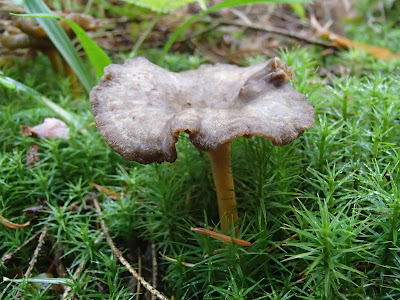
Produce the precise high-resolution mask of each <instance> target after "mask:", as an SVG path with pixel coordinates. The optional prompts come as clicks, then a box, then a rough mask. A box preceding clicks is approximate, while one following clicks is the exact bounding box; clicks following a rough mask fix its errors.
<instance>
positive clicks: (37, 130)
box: [21, 118, 70, 140]
mask: <svg viewBox="0 0 400 300" xmlns="http://www.w3.org/2000/svg"><path fill="white" fill-rule="evenodd" d="M21 132H22V134H23V135H25V136H32V137H43V138H47V139H50V138H55V139H64V140H69V138H70V137H69V128H68V126H67V125H66V124H65V123H64V122H63V121H61V120H59V119H57V118H45V119H44V122H43V123H42V124H39V125H36V126H34V127H30V126H27V125H22V126H21Z"/></svg>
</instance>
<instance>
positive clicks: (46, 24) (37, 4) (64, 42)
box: [24, 0, 93, 92]
mask: <svg viewBox="0 0 400 300" xmlns="http://www.w3.org/2000/svg"><path fill="white" fill-rule="evenodd" d="M24 9H25V11H27V12H28V13H30V14H34V13H44V14H49V15H52V12H51V10H50V9H49V8H48V7H47V6H46V4H44V2H43V1H42V0H29V1H24ZM35 19H36V21H37V22H38V23H39V24H40V25H41V26H42V27H43V29H44V30H45V31H46V33H47V35H48V37H49V38H50V40H51V41H52V43H53V44H54V46H55V47H56V48H57V49H58V51H59V52H60V54H61V55H62V56H63V57H64V59H65V60H66V61H67V62H68V63H69V65H70V66H71V68H72V69H73V70H74V72H75V74H76V76H78V78H79V80H80V82H81V83H82V85H83V86H84V88H85V90H86V91H87V92H90V90H91V89H92V87H93V81H92V78H91V77H90V74H89V72H88V71H87V69H86V67H85V66H84V65H83V63H82V61H81V59H80V57H79V55H78V53H77V52H76V50H75V48H74V46H73V45H72V43H71V41H70V39H69V37H68V35H67V34H66V33H65V31H64V30H63V29H62V27H61V26H60V25H59V24H58V23H57V21H56V20H52V19H44V18H35Z"/></svg>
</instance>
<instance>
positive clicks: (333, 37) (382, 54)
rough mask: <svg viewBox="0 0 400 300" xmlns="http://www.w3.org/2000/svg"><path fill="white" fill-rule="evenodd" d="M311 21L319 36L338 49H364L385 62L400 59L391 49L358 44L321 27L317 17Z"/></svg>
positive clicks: (398, 54)
mask: <svg viewBox="0 0 400 300" xmlns="http://www.w3.org/2000/svg"><path fill="white" fill-rule="evenodd" d="M310 21H311V26H312V27H314V28H315V29H316V30H317V32H318V34H319V35H321V36H324V37H326V38H328V39H329V40H330V41H332V42H333V43H334V44H335V46H336V47H337V48H344V49H350V48H355V49H362V50H364V51H366V52H367V53H369V54H371V55H373V56H375V57H377V58H379V59H382V60H385V61H386V60H390V59H400V53H393V52H391V51H390V50H389V49H387V48H384V47H377V46H371V45H367V44H362V43H357V42H354V41H352V40H350V39H347V38H345V37H343V36H340V35H337V34H335V33H333V32H330V31H329V30H328V29H327V27H328V26H321V24H319V22H318V21H317V19H316V17H315V16H313V15H312V16H311V18H310ZM329 25H330V24H329Z"/></svg>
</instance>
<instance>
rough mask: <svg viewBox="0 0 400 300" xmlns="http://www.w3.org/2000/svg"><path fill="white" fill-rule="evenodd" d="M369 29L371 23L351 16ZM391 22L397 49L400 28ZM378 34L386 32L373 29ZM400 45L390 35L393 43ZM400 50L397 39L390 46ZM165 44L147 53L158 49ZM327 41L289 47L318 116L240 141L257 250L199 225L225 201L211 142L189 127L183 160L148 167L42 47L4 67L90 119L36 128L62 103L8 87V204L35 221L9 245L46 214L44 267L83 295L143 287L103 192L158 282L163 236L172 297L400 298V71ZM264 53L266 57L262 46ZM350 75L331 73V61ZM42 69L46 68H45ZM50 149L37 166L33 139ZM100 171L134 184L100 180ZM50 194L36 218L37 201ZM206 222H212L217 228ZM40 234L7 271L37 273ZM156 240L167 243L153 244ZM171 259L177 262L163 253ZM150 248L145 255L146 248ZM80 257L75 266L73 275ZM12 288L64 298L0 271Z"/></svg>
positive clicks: (0, 200)
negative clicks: (99, 121)
mask: <svg viewBox="0 0 400 300" xmlns="http://www.w3.org/2000/svg"><path fill="white" fill-rule="evenodd" d="M349 30H350V31H349V33H350V34H353V35H354V37H357V32H360V34H362V33H363V32H367V30H366V29H364V28H363V27H362V28H360V29H357V30H356V29H351V28H350V29H349ZM385 32H386V31H384V32H383V33H382V34H381V35H380V36H379V38H380V40H381V42H380V44H381V45H386V46H388V45H389V46H390V45H392V44H391V43H393V39H392V38H391V37H393V36H397V37H399V35H400V31H399V29H397V30H395V29H392V28H391V29H390V31H388V32H390V34H389V33H388V34H385ZM375 38H377V36H376V35H375ZM392 46H393V45H392ZM393 50H396V49H393ZM154 53H156V52H151V51H150V52H143V53H141V54H142V55H145V56H146V55H147V56H148V57H150V58H152V57H153V59H154V57H156V56H157V54H155V55H154ZM320 53H321V49H320V48H317V47H308V48H303V49H299V48H295V49H290V50H285V51H281V58H282V60H284V61H285V62H286V63H287V64H288V65H290V66H293V67H295V79H294V81H293V82H292V83H293V85H294V87H295V88H296V89H298V90H299V91H301V92H302V93H304V94H306V95H307V98H308V99H309V102H310V103H311V104H312V105H313V106H314V107H315V110H316V116H315V121H316V123H315V125H314V127H313V128H311V129H309V130H307V131H306V132H305V133H304V135H303V136H301V137H300V138H299V139H297V140H296V141H295V142H293V143H291V144H290V145H287V146H285V147H275V146H272V144H271V143H270V141H268V140H266V139H263V138H260V137H254V138H251V139H245V138H238V139H237V140H235V141H234V142H233V157H232V164H233V172H234V177H235V184H236V188H237V197H238V211H239V215H240V221H239V227H240V232H239V234H238V237H239V238H241V239H244V240H247V241H251V242H252V246H250V247H242V246H239V245H235V244H224V243H222V242H221V241H219V240H215V239H213V238H211V237H208V236H202V235H198V234H197V233H195V232H192V231H191V230H190V227H191V226H199V224H203V225H201V226H216V225H217V223H218V212H217V208H216V202H215V192H214V187H213V180H212V176H211V169H210V165H209V162H208V160H207V156H206V154H205V153H203V152H200V151H198V150H197V149H196V148H195V147H194V146H193V145H192V144H191V143H190V141H189V140H188V138H187V136H185V135H182V136H181V137H180V140H179V142H178V144H177V149H178V160H177V161H176V162H175V163H173V164H169V163H164V164H161V165H157V164H150V165H140V164H138V163H134V162H129V161H126V160H124V159H122V158H121V157H120V156H119V155H118V154H116V153H114V152H113V151H112V150H110V148H109V147H108V146H107V145H106V144H105V142H104V141H103V140H102V138H101V136H100V135H99V133H98V131H97V129H96V127H94V126H91V127H90V126H88V125H89V124H90V123H91V122H92V121H93V118H92V115H91V112H90V108H89V103H88V98H87V97H86V96H78V97H76V96H75V95H74V94H73V93H72V92H71V90H70V89H69V82H68V80H66V79H65V78H62V77H61V76H59V75H56V74H54V72H53V71H52V70H51V68H50V64H49V63H48V61H47V60H46V58H45V57H42V56H40V57H39V58H38V59H37V60H35V61H30V62H25V63H21V64H19V65H17V66H14V67H12V68H9V69H7V70H4V72H5V74H6V75H7V76H10V77H12V78H14V79H16V80H19V81H21V82H23V83H25V84H26V85H28V86H30V87H32V88H34V89H35V90H37V91H38V92H40V93H42V94H43V95H45V96H46V97H48V98H49V99H51V100H53V101H54V102H56V103H58V104H59V105H61V106H62V107H63V108H64V109H66V110H67V111H70V112H73V113H75V114H76V115H77V116H79V119H80V122H81V124H83V125H85V126H87V133H82V131H81V130H80V129H81V128H70V134H71V139H70V140H60V139H42V138H41V139H34V138H32V137H26V136H24V135H22V134H21V133H20V126H21V125H30V126H33V125H36V124H39V123H41V122H42V121H43V119H44V118H45V117H50V116H54V113H53V112H52V111H51V110H49V109H48V108H46V107H45V106H42V105H39V104H38V103H37V102H35V101H34V100H33V99H32V98H31V97H30V96H29V95H25V94H17V93H15V92H13V91H12V90H6V89H3V88H1V91H0V93H1V96H0V141H1V145H0V151H1V155H0V215H2V216H4V217H6V218H8V219H9V220H12V221H13V222H16V223H24V222H26V221H28V220H30V221H31V225H30V226H28V227H26V228H24V229H18V230H16V229H11V228H7V227H5V226H2V228H1V231H0V240H1V241H2V243H0V249H1V253H3V254H7V253H10V252H11V251H13V250H15V249H16V248H17V247H19V246H20V245H22V244H23V243H24V242H25V241H26V240H27V239H28V238H29V237H31V236H32V235H33V234H35V233H36V232H38V231H41V230H43V226H44V225H46V224H47V226H48V227H47V229H46V230H47V232H48V233H47V239H46V241H45V244H44V246H43V248H42V250H41V253H40V255H39V257H38V261H37V263H36V264H35V267H34V269H33V272H32V277H33V278H38V276H39V275H40V274H42V275H43V274H45V273H46V274H52V276H54V277H59V275H58V274H57V271H56V267H57V266H59V265H60V264H59V263H57V262H56V261H55V257H56V256H57V253H61V255H60V256H61V261H62V265H64V266H65V267H66V271H65V276H66V278H67V279H70V280H68V281H66V282H64V284H65V285H67V286H70V287H71V288H72V289H71V292H70V295H72V294H74V295H75V296H76V297H77V298H80V299H134V298H135V297H136V292H137V290H136V283H135V282H133V281H132V279H131V277H130V274H129V273H128V272H127V271H126V269H125V268H124V267H123V266H121V265H120V264H119V263H118V261H117V259H116V258H115V257H114V256H113V254H112V251H111V249H110V248H109V246H108V244H107V243H106V240H105V237H104V236H103V234H102V231H101V229H100V227H99V222H98V218H97V212H96V210H94V209H93V207H92V206H93V205H92V201H91V199H93V197H96V199H99V201H100V202H101V205H102V216H103V218H104V220H105V221H106V223H107V225H108V226H109V228H110V231H111V235H112V237H113V238H114V240H115V242H116V244H117V246H118V247H119V248H120V249H121V250H123V252H124V255H125V256H126V257H127V258H128V260H129V261H130V262H131V264H132V265H133V266H134V267H135V268H136V269H138V268H139V261H140V260H141V261H142V262H141V264H142V265H143V267H142V274H143V276H144V277H145V278H146V279H148V280H149V281H150V283H151V278H152V270H151V261H152V259H151V245H152V244H153V245H154V247H155V253H156V255H157V260H158V268H157V269H158V284H157V287H158V289H159V290H161V291H162V292H163V293H164V294H165V295H167V296H168V297H172V296H174V297H175V299H397V298H399V297H400V279H399V278H400V277H399V271H400V257H399V251H400V241H399V238H398V232H399V226H400V190H399V185H400V171H399V156H400V147H399V144H400V124H399V117H398V116H399V113H398V112H399V111H400V102H399V95H400V69H399V64H398V63H396V62H383V61H380V60H376V59H374V58H372V57H370V56H368V55H366V54H365V53H363V52H361V51H359V50H350V51H345V52H340V53H336V54H333V55H329V56H327V57H323V56H321V54H320ZM259 59H263V58H259ZM205 60H206V58H203V57H198V56H194V57H193V56H190V55H184V54H172V55H169V56H168V57H166V59H165V60H164V65H163V66H164V67H166V68H168V69H170V70H174V71H180V70H184V69H190V68H196V67H198V65H199V64H200V63H201V62H202V61H205ZM338 66H342V67H344V69H345V72H339V73H337V74H336V75H332V76H331V77H325V76H324V77H321V76H320V74H321V73H323V72H321V71H322V70H323V69H328V70H330V69H332V70H334V69H336V68H337V67H338ZM38 74H40V76H38ZM33 144H37V145H38V146H39V157H40V160H39V162H38V163H37V164H36V165H34V166H31V167H29V166H27V164H26V159H27V158H26V156H27V151H28V149H29V147H30V146H32V145H33ZM90 183H96V184H99V185H102V186H104V187H107V188H109V189H112V190H113V191H115V192H118V193H120V194H121V196H120V197H118V198H117V199H115V197H109V196H107V195H105V194H104V193H99V192H97V191H96V190H95V189H94V188H93V187H92V186H91V185H90ZM40 204H41V205H42V207H41V209H40V210H39V211H38V212H35V213H34V214H33V216H29V215H27V214H26V213H24V211H23V210H24V209H26V208H29V207H36V206H39V205H40ZM204 224H205V225H204ZM36 244H37V242H36V240H35V241H33V242H31V243H30V244H28V245H26V246H25V247H23V248H22V249H21V250H20V251H19V252H18V253H17V254H16V255H15V256H14V258H13V259H12V260H11V261H9V262H7V263H5V264H3V265H2V266H1V269H0V273H1V275H2V276H7V277H12V276H13V275H12V274H16V273H21V272H23V271H25V270H26V269H27V267H28V265H29V261H30V260H31V257H32V255H33V252H34V250H35V247H36ZM153 252H154V251H153ZM159 253H161V254H162V255H164V256H167V257H169V258H172V259H173V260H171V259H166V258H163V257H162V256H161V254H159ZM139 258H140V259H139ZM80 265H83V270H82V272H81V273H80V276H79V277H78V278H76V279H75V278H74V276H73V274H74V272H75V271H76V269H77V268H79V266H80ZM1 286H2V288H1V294H0V295H1V296H0V298H2V299H14V298H15V297H16V295H20V297H22V298H23V299H55V298H57V297H59V295H61V294H62V290H60V289H62V287H61V286H59V285H58V286H57V285H46V284H43V283H42V284H38V283H36V284H33V283H30V282H19V283H7V282H3V283H1Z"/></svg>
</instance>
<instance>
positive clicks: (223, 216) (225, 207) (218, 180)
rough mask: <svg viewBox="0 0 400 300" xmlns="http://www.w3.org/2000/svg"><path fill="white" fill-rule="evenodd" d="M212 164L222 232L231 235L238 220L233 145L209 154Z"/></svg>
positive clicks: (222, 146)
mask: <svg viewBox="0 0 400 300" xmlns="http://www.w3.org/2000/svg"><path fill="white" fill-rule="evenodd" d="M207 155H208V158H209V159H210V162H211V168H212V173H213V177H214V183H215V188H216V191H217V200H218V212H219V217H220V220H221V230H222V232H224V233H229V231H230V230H231V229H232V227H233V225H234V222H236V221H237V219H238V214H237V211H236V207H235V206H236V195H235V189H234V184H233V176H232V168H231V143H230V142H228V143H225V144H222V145H221V146H219V147H218V148H217V149H215V150H211V151H208V152H207Z"/></svg>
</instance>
